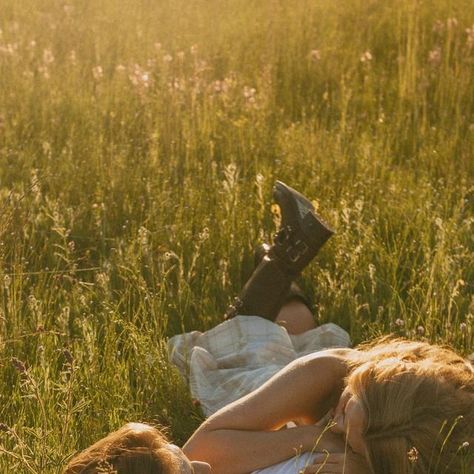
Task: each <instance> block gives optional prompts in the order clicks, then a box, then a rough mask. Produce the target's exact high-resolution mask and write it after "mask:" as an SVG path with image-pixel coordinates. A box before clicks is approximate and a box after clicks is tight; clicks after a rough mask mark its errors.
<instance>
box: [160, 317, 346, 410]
mask: <svg viewBox="0 0 474 474" xmlns="http://www.w3.org/2000/svg"><path fill="white" fill-rule="evenodd" d="M349 346H350V338H349V334H348V333H347V332H346V331H344V330H343V329H342V328H340V327H339V326H337V325H336V324H332V323H329V324H323V325H322V326H319V327H317V328H315V329H311V330H310V331H307V332H305V333H303V334H299V335H289V334H288V333H287V331H286V329H284V328H283V327H281V326H279V325H277V324H275V323H272V322H270V321H267V320H265V319H263V318H260V317H258V316H237V317H235V318H233V319H231V320H229V321H226V322H223V323H221V324H219V325H218V326H216V327H214V328H212V329H210V330H209V331H206V332H204V333H202V332H198V331H192V332H189V333H185V334H179V335H177V336H174V337H173V338H171V339H170V340H169V342H168V349H169V354H170V359H171V361H172V363H173V364H175V365H176V366H177V367H178V369H179V370H180V372H181V373H182V374H183V375H184V376H185V377H186V378H187V379H188V380H189V385H190V388H191V394H192V396H193V398H195V399H196V400H198V401H199V402H200V404H201V407H202V409H203V411H204V414H205V415H206V416H210V415H212V414H213V413H214V412H216V411H217V410H219V409H220V408H222V407H223V406H225V405H228V404H229V403H231V402H233V401H234V400H237V399H238V398H240V397H242V396H244V395H247V394H248V393H250V392H251V391H252V390H255V389H256V388H258V387H260V386H261V385H262V384H263V383H264V382H266V381H267V380H268V379H269V378H270V377H272V375H274V374H275V373H276V372H278V371H279V370H281V369H282V368H283V367H285V366H286V365H287V364H288V363H290V362H291V361H293V360H295V359H296V358H298V357H301V356H303V355H306V354H309V353H311V352H317V351H320V350H322V349H327V348H331V347H349Z"/></svg>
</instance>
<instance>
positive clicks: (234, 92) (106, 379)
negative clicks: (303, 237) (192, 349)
mask: <svg viewBox="0 0 474 474" xmlns="http://www.w3.org/2000/svg"><path fill="white" fill-rule="evenodd" d="M0 12H1V14H0V30H1V33H0V282H1V289H0V295H1V296H0V373H1V381H2V382H1V387H0V423H1V424H0V471H1V472H5V473H7V472H18V473H23V472H25V473H49V472H51V473H55V472H60V470H61V467H62V466H63V465H64V464H65V462H66V460H67V459H68V458H69V457H70V456H71V455H72V454H73V453H74V452H75V450H77V449H80V448H83V447H85V446H86V445H87V444H89V443H91V442H92V441H94V440H95V439H97V438H98V437H100V436H102V435H104V434H105V433H106V432H108V431H109V430H111V429H114V428H116V427H118V426H120V425H121V424H122V423H124V422H126V421H130V420H146V421H151V422H155V423H158V424H161V425H163V426H165V427H168V429H169V434H170V436H171V437H172V438H173V439H174V440H176V441H177V442H183V441H184V440H185V439H186V437H187V436H189V434H190V433H191V432H192V430H193V429H194V428H195V427H196V426H197V425H198V423H199V421H200V419H201V418H200V414H199V411H198V409H197V408H195V407H194V405H193V403H192V400H191V399H190V397H189V395H188V394H187V389H186V386H185V383H184V382H183V381H182V380H181V379H180V378H179V376H178V375H177V374H176V373H175V371H174V370H173V369H172V368H171V367H170V365H169V363H168V361H167V356H166V344H165V342H166V337H168V336H170V335H173V334H176V333H178V332H181V331H185V330H190V329H201V330H205V329H207V328H210V327H212V326H213V325H215V324H216V323H218V322H219V321H221V319H222V316H221V315H222V313H223V311H224V309H225V307H226V305H227V303H228V302H229V300H230V298H231V297H232V296H233V295H235V294H236V293H237V292H238V289H239V287H240V286H241V284H242V281H244V280H245V278H246V276H247V275H248V274H249V272H250V269H251V265H252V258H251V253H252V248H253V246H254V245H255V243H256V242H260V241H262V240H269V239H270V238H271V235H272V233H273V232H274V230H275V225H274V222H273V218H272V214H271V212H270V206H271V187H272V185H273V183H274V181H275V179H282V180H284V181H286V182H288V183H289V184H291V185H293V186H295V187H297V188H298V189H300V190H302V191H303V192H304V193H306V194H307V195H309V196H311V197H312V198H313V199H314V200H315V202H316V204H317V206H318V207H319V211H320V213H321V214H322V215H323V216H324V217H325V218H326V220H327V221H329V222H330V223H331V224H332V225H333V226H334V227H335V229H336V230H337V234H336V236H335V237H334V238H333V239H332V240H331V241H330V243H328V244H327V246H326V247H325V249H324V251H323V252H322V254H321V256H320V257H319V258H318V261H317V263H315V264H313V265H312V266H311V267H310V268H309V269H308V270H307V271H306V272H305V274H304V277H303V285H304V286H305V287H306V289H307V290H308V292H309V293H310V294H311V295H312V296H313V298H314V300H315V302H316V306H317V310H318V311H317V318H318V321H319V322H327V321H334V322H336V323H338V324H340V325H341V326H343V327H344V328H346V329H347V330H348V331H350V333H351V335H352V337H353V340H354V341H355V343H357V342H359V341H361V340H365V339H368V338H371V337H373V336H376V335H380V334H386V333H396V334H399V335H403V336H408V337H414V338H420V339H427V340H429V341H433V342H441V343H446V344H449V345H451V346H452V347H454V348H455V349H456V350H458V351H459V352H460V353H463V354H466V355H467V354H469V353H471V352H473V343H474V328H473V321H474V237H473V236H474V180H473V178H474V73H473V71H474V3H473V2H472V1H470V0H450V1H448V0H444V1H443V0H433V1H431V2H421V1H416V0H415V1H413V0H398V1H396V0H388V1H384V2H380V1H375V0H369V1H367V0H365V1H360V0H347V1H345V2H324V1H319V2H313V1H306V0H297V1H294V2H282V1H277V0H268V1H262V2H257V1H251V0H206V1H202V0H186V1H184V0H161V1H159V2H157V1H155V0H153V1H151V0H123V1H118V0H102V1H101V2H89V1H86V0H76V1H73V0H71V2H70V3H69V4H67V3H65V2H63V1H56V0H41V1H40V0H22V1H21V2H18V1H17V0H0Z"/></svg>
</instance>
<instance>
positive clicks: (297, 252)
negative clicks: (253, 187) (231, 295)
mask: <svg viewBox="0 0 474 474" xmlns="http://www.w3.org/2000/svg"><path fill="white" fill-rule="evenodd" d="M273 197H274V198H275V201H276V202H277V204H278V205H279V206H280V210H281V227H280V229H279V230H278V232H277V234H276V235H275V239H274V243H273V245H272V246H271V247H270V248H269V249H268V253H267V254H266V255H265V256H264V257H263V258H262V260H261V262H260V263H259V265H258V266H257V268H256V269H255V270H254V272H253V274H252V276H251V277H250V279H249V280H248V281H247V283H246V284H245V286H244V288H243V289H242V291H241V293H240V295H239V296H238V297H237V298H235V301H234V303H233V304H232V305H231V306H230V307H229V308H228V310H227V312H226V315H225V319H229V318H232V317H234V316H236V315H237V314H241V315H254V316H260V317H262V318H265V319H269V320H271V321H274V320H275V318H276V317H277V316H278V313H279V311H280V309H281V307H282V305H283V303H284V302H285V300H286V297H287V294H288V290H289V288H290V286H291V282H292V281H293V280H294V279H295V278H296V277H297V276H298V275H299V274H300V273H301V271H302V270H303V269H304V268H305V267H306V265H308V263H309V262H311V260H312V259H313V258H314V257H315V255H316V254H317V253H318V251H319V249H320V248H321V247H322V246H323V245H324V243H325V242H326V240H328V239H329V237H331V235H332V234H333V233H334V232H333V231H332V230H331V229H330V228H329V227H328V226H327V225H326V224H325V223H324V222H323V221H322V220H321V219H320V218H319V217H318V216H316V214H315V212H314V207H313V205H312V204H311V202H310V201H309V200H308V199H306V198H305V197H304V196H303V195H301V194H300V193H298V192H297V191H295V190H294V189H292V188H290V187H289V186H287V185H286V184H284V183H282V182H281V181H277V182H276V184H275V187H274V190H273Z"/></svg>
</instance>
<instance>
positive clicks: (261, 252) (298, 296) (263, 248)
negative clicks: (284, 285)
mask: <svg viewBox="0 0 474 474" xmlns="http://www.w3.org/2000/svg"><path fill="white" fill-rule="evenodd" d="M270 248H271V246H270V245H269V244H267V243H263V244H261V245H259V246H258V247H256V249H255V251H254V254H253V262H254V269H255V268H257V267H258V265H259V264H260V262H261V261H262V259H263V257H264V256H265V255H267V254H268V252H269V251H270ZM294 300H298V301H300V302H301V303H303V304H304V305H305V306H306V307H307V308H308V309H309V310H310V311H311V313H312V312H313V307H312V304H311V302H310V300H309V298H308V297H307V296H306V294H305V293H304V291H303V290H302V289H301V287H300V286H299V285H298V283H296V281H292V282H291V284H290V288H289V289H288V293H287V294H286V296H285V299H284V301H283V306H284V305H285V304H287V303H289V302H290V301H294Z"/></svg>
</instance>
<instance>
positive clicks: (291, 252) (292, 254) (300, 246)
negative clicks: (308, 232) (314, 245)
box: [286, 240, 308, 263]
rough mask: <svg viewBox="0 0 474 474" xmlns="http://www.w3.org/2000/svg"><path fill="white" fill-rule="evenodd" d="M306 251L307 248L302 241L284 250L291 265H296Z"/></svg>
mask: <svg viewBox="0 0 474 474" xmlns="http://www.w3.org/2000/svg"><path fill="white" fill-rule="evenodd" d="M307 250H308V246H307V245H306V243H305V242H303V241H302V240H297V241H296V242H295V244H294V245H290V246H289V247H288V248H287V249H286V254H287V255H288V258H289V259H290V261H291V262H292V263H296V262H297V261H298V260H299V259H300V258H301V257H302V256H303V255H304V254H305V253H306V252H307Z"/></svg>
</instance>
